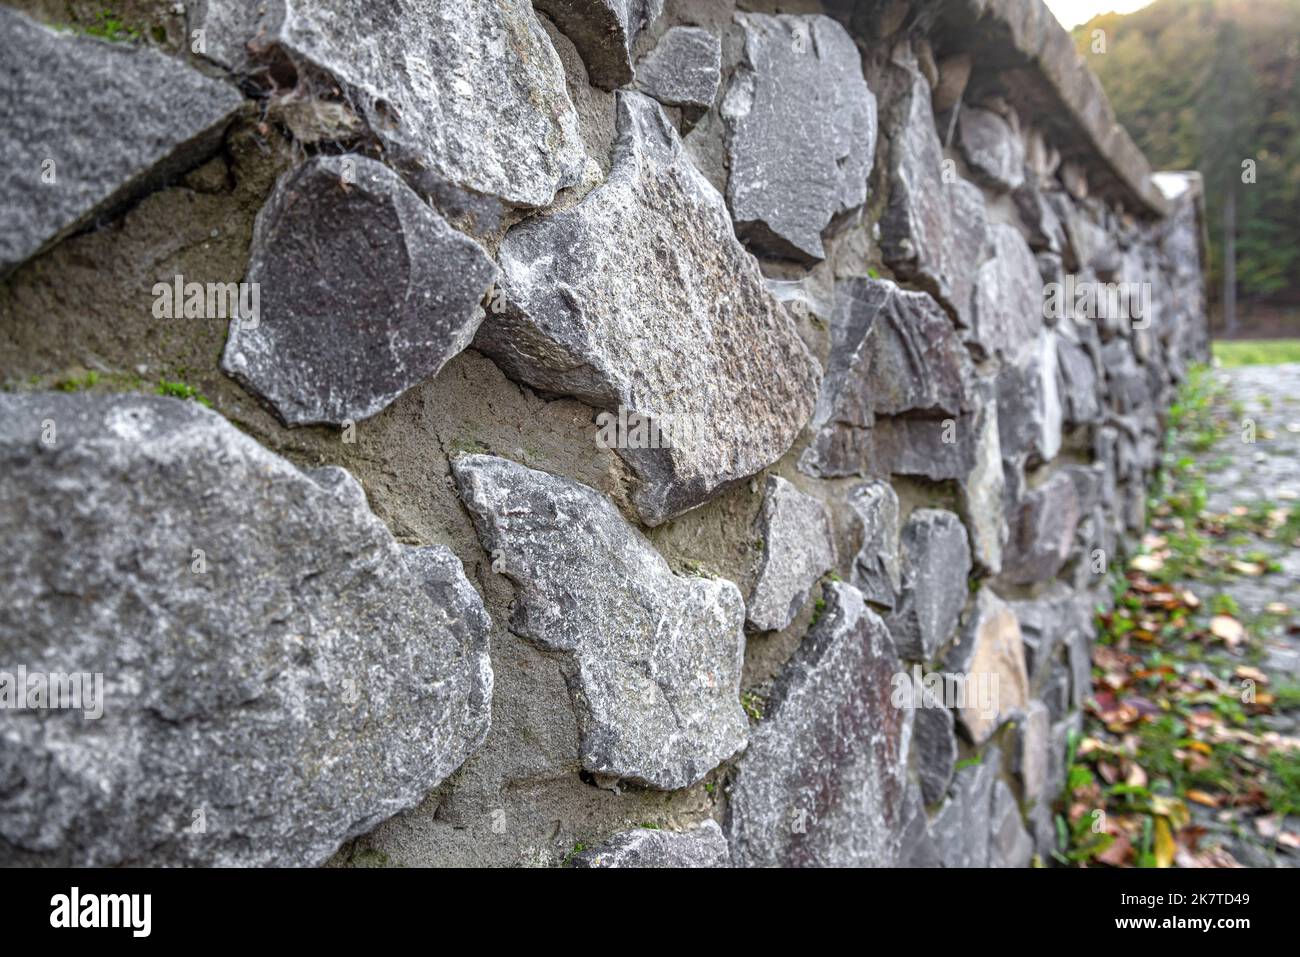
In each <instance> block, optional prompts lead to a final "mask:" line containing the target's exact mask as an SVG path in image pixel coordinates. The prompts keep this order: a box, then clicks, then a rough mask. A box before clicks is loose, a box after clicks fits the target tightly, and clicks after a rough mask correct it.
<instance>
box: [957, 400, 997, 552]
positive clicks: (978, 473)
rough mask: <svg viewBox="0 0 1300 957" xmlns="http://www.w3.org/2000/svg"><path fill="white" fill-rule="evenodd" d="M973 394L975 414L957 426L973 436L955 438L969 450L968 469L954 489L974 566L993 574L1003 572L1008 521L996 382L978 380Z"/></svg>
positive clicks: (959, 478)
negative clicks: (1005, 506) (1003, 549)
mask: <svg viewBox="0 0 1300 957" xmlns="http://www.w3.org/2000/svg"><path fill="white" fill-rule="evenodd" d="M972 394H973V396H974V401H975V409H976V411H975V414H974V415H972V416H968V417H967V418H965V419H963V420H961V422H960V423H959V424H960V425H963V426H968V427H969V428H970V430H971V432H972V435H971V436H959V437H958V441H959V443H961V444H962V445H969V446H970V447H971V449H972V456H971V468H970V471H969V472H967V473H965V474H963V475H960V476H959V477H958V482H957V490H958V492H959V505H960V507H961V514H962V518H963V519H964V520H965V522H966V529H967V532H968V533H969V535H970V545H971V555H972V557H973V558H974V559H975V564H976V565H978V566H979V567H980V568H981V569H983V570H984V571H986V572H988V573H989V574H990V575H996V574H998V573H999V572H1000V571H1002V548H1003V546H1004V545H1005V544H1006V540H1007V521H1006V514H1005V509H1004V505H1003V502H1004V498H1005V495H1006V477H1005V472H1004V470H1003V465H1002V440H1001V436H1000V433H999V428H998V403H997V397H996V386H995V382H994V381H992V380H987V379H981V380H979V381H978V382H977V383H976V385H975V387H974V388H973V389H972Z"/></svg>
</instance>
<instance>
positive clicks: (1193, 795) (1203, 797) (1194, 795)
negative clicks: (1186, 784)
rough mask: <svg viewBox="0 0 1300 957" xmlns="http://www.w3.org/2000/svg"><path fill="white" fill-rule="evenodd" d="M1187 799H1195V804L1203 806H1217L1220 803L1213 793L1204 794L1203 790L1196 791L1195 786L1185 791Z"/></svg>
mask: <svg viewBox="0 0 1300 957" xmlns="http://www.w3.org/2000/svg"><path fill="white" fill-rule="evenodd" d="M1187 800H1189V801H1195V802H1196V803H1197V804H1201V805H1204V806H1205V807H1218V806H1219V804H1220V803H1222V802H1221V801H1220V800H1219V798H1217V797H1215V796H1214V795H1213V794H1206V793H1205V792H1204V791H1198V790H1196V789H1195V788H1192V789H1191V790H1189V791H1188V792H1187Z"/></svg>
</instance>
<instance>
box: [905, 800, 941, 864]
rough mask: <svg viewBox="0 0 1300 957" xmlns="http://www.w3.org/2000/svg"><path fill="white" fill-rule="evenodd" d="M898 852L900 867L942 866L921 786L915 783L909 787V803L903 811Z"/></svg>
mask: <svg viewBox="0 0 1300 957" xmlns="http://www.w3.org/2000/svg"><path fill="white" fill-rule="evenodd" d="M899 843H900V847H899V854H898V866H899V867H940V866H942V864H943V862H942V861H941V860H940V859H939V848H938V847H937V846H936V845H935V843H934V837H933V836H931V834H930V821H929V819H928V818H927V817H926V814H925V804H924V803H923V802H922V800H921V791H920V788H918V787H917V786H916V784H915V783H912V784H909V785H908V788H907V804H906V806H905V809H904V812H903V825H902V837H901V839H900V842H899Z"/></svg>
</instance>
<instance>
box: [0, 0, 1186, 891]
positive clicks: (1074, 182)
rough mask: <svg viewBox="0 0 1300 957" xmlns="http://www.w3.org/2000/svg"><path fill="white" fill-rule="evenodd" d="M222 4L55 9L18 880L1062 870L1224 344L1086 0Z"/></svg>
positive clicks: (22, 643)
mask: <svg viewBox="0 0 1300 957" xmlns="http://www.w3.org/2000/svg"><path fill="white" fill-rule="evenodd" d="M98 6H99V5H98V4H96V5H95V9H96V11H97V10H98ZM186 6H187V7H188V9H187V10H183V11H182V10H181V8H180V7H179V6H174V5H173V4H171V3H161V2H159V3H151V2H143V3H132V4H127V5H126V6H125V8H124V20H125V22H126V23H128V24H129V25H131V26H129V28H127V29H124V30H115V29H104V28H102V20H101V21H95V20H93V19H85V20H79V21H78V22H77V23H74V24H73V25H72V29H68V28H67V25H59V24H56V25H59V26H61V27H62V29H59V30H53V29H48V28H47V27H45V26H40V25H38V22H39V21H40V20H44V21H46V22H47V23H54V17H56V16H58V15H66V14H60V13H59V11H61V10H62V9H63V7H64V5H63V4H49V3H44V2H39V0H34V2H20V3H10V4H9V6H5V7H0V94H2V95H3V99H4V100H5V102H6V103H9V104H11V108H10V109H7V110H6V112H7V114H8V126H9V127H10V129H9V130H8V131H7V133H6V136H5V137H4V138H3V140H0V168H3V171H4V176H5V179H6V182H7V184H8V186H7V190H6V194H5V195H4V197H3V198H2V199H0V207H2V208H3V210H4V214H3V220H4V223H5V229H4V232H3V235H2V236H0V277H3V279H2V280H0V372H2V376H3V383H4V386H5V390H4V392H3V393H0V458H2V459H3V463H2V464H0V568H3V574H2V575H0V672H3V674H0V701H3V702H4V703H5V705H6V707H5V710H4V711H3V712H0V863H20V864H47V863H78V864H81V863H87V864H96V865H109V864H119V863H131V864H295V865H318V864H323V863H327V862H328V863H332V864H340V865H346V864H352V865H361V864H394V865H408V864H426V865H467V864H468V865H560V864H564V863H568V864H572V865H579V866H583V865H585V866H619V865H623V866H632V865H644V864H665V863H666V864H680V865H692V866H708V865H720V864H726V863H731V864H735V865H746V866H748V865H758V866H763V865H835V864H870V865H899V864H908V865H945V866H971V865H977V866H978V865H986V864H991V865H1012V866H1015V865H1021V866H1022V865H1026V864H1028V863H1029V862H1030V860H1031V858H1032V857H1033V856H1034V855H1035V854H1037V855H1041V856H1042V857H1043V859H1044V860H1050V850H1051V847H1052V844H1053V840H1054V837H1053V825H1052V816H1051V805H1052V802H1053V800H1054V797H1055V796H1056V795H1057V794H1058V793H1059V792H1060V789H1061V786H1062V784H1063V775H1064V753H1065V748H1066V741H1067V738H1068V736H1069V734H1070V731H1071V729H1074V728H1077V727H1078V726H1079V715H1080V707H1081V702H1082V700H1083V699H1084V698H1085V697H1086V696H1087V695H1088V693H1089V688H1090V661H1089V643H1090V640H1091V636H1092V634H1093V623H1092V621H1093V614H1094V609H1095V608H1096V606H1097V605H1099V604H1104V603H1105V602H1106V601H1108V596H1109V588H1108V584H1107V572H1106V568H1107V566H1108V565H1109V563H1111V562H1113V561H1116V560H1117V557H1118V556H1119V555H1120V554H1122V550H1123V544H1122V543H1123V540H1124V538H1125V536H1127V535H1129V534H1131V533H1133V532H1135V531H1137V530H1139V529H1140V528H1141V527H1142V525H1143V521H1144V515H1143V510H1144V503H1145V497H1146V485H1147V483H1148V482H1149V481H1150V479H1151V478H1152V476H1153V473H1154V469H1155V468H1156V466H1157V463H1158V459H1159V452H1160V446H1161V440H1162V435H1163V429H1164V419H1165V413H1166V410H1167V409H1168V407H1169V404H1170V402H1171V400H1172V397H1173V394H1174V390H1175V388H1176V386H1177V383H1178V382H1179V381H1180V379H1181V378H1182V377H1183V375H1184V373H1185V371H1186V369H1187V366H1188V364H1189V363H1190V362H1192V361H1195V360H1198V359H1201V358H1203V357H1204V355H1205V351H1206V324H1205V300H1204V294H1203V281H1202V265H1203V260H1204V249H1203V243H1202V241H1201V238H1202V228H1203V227H1202V216H1201V206H1200V187H1199V182H1198V180H1197V179H1196V178H1195V177H1194V176H1179V175H1164V176H1160V177H1153V176H1152V175H1151V174H1150V172H1149V170H1148V169H1147V167H1146V164H1145V161H1144V160H1143V158H1142V157H1141V155H1140V154H1139V153H1138V152H1137V150H1136V149H1135V148H1133V146H1132V143H1131V142H1130V141H1129V139H1128V137H1127V136H1126V134H1124V132H1123V131H1122V130H1121V129H1120V128H1119V127H1118V126H1117V125H1116V124H1115V122H1114V119H1113V116H1112V114H1111V113H1110V109H1109V107H1108V105H1107V104H1106V102H1105V100H1104V97H1103V96H1102V94H1101V91H1100V89H1099V87H1098V86H1097V83H1096V81H1095V79H1093V78H1092V76H1091V75H1090V74H1088V72H1087V71H1086V69H1084V68H1083V67H1082V65H1081V63H1080V62H1079V61H1078V60H1077V59H1076V58H1075V57H1074V54H1073V51H1072V49H1071V47H1070V43H1069V39H1068V37H1066V35H1065V34H1064V32H1063V31H1062V30H1061V29H1060V28H1059V27H1058V26H1056V24H1055V21H1053V20H1052V19H1051V17H1050V14H1049V13H1048V12H1047V11H1046V8H1045V7H1043V6H1042V5H1041V4H1040V3H1039V2H1038V0H987V2H983V0H981V2H975V0H954V2H945V3H941V2H935V0H915V2H904V0H883V2H876V3H871V2H857V3H850V2H848V0H826V2H824V3H822V4H818V3H816V2H813V0H809V2H798V3H793V4H781V5H779V12H778V5H776V4H768V3H765V2H757V3H753V4H746V5H745V7H746V9H745V10H744V11H743V12H737V11H736V10H735V9H734V6H735V5H734V4H733V3H732V2H730V0H705V2H685V0H682V2H678V0H667V2H666V3H665V2H664V0H622V2H618V3H614V2H612V0H586V2H578V0H536V2H534V3H533V4H531V5H530V4H529V3H528V2H527V0H483V2H465V0H456V2H451V0H383V2H376V0H367V2H362V0H312V2H310V3H308V2H305V0H269V2H268V0H207V2H199V3H190V4H188V5H186ZM14 7H17V8H19V9H12V8H14ZM70 8H72V9H74V13H77V12H78V11H80V6H79V5H77V4H73V5H70ZM20 11H21V12H20ZM52 11H53V12H52ZM78 15H79V14H78ZM94 15H95V14H87V16H88V17H93V16H94ZM97 23H98V26H96V24H97ZM87 25H92V26H96V30H95V32H97V33H100V34H104V33H108V34H109V39H108V40H105V39H103V38H102V37H91V36H87V35H85V33H86V31H85V30H84V29H82V28H84V27H85V26H87ZM227 284H229V285H227ZM240 284H245V285H242V286H241V285H240ZM1121 284H1122V285H1121ZM1119 293H1133V294H1134V296H1136V298H1134V299H1133V301H1132V302H1131V303H1130V302H1129V301H1128V300H1127V299H1124V298H1123V297H1122V296H1118V295H1117V294H1119ZM1126 306H1131V308H1128V309H1127V310H1125V308H1124V307H1126ZM83 674H84V675H85V676H86V677H85V678H84V684H82V685H74V684H73V677H75V676H80V675H83ZM65 675H66V676H69V677H68V678H67V679H66V680H65V678H64V676H65ZM945 675H946V676H953V677H954V678H955V679H957V680H951V681H949V682H947V684H946V685H944V687H946V688H947V689H948V692H949V693H947V694H940V695H938V696H937V697H935V696H929V697H927V696H926V695H923V694H916V695H909V694H907V693H906V692H907V691H908V690H909V689H911V690H916V689H917V688H918V687H920V688H925V687H928V688H931V689H933V688H935V687H937V685H935V684H934V679H935V678H938V679H939V680H942V678H943V676H945ZM99 682H102V687H101V685H100V684H99ZM959 688H960V690H962V691H963V693H964V694H963V696H962V697H961V698H960V699H958V698H956V697H953V694H952V693H955V692H956V691H957V690H958V689H959ZM6 689H8V690H7V691H6ZM97 691H98V692H99V693H96V692H97ZM5 694H8V698H4V697H3V695H5ZM23 706H26V707H23ZM97 712H102V713H97Z"/></svg>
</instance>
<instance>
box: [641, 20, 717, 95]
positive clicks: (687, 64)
mask: <svg viewBox="0 0 1300 957" xmlns="http://www.w3.org/2000/svg"><path fill="white" fill-rule="evenodd" d="M721 83H722V41H721V40H719V39H718V38H717V37H716V36H715V35H714V34H712V33H710V32H709V31H708V30H705V29H703V28H701V27H672V28H671V29H669V30H668V31H667V32H665V33H664V35H663V36H662V37H661V38H660V39H659V43H658V44H657V45H656V46H655V48H654V49H653V50H651V51H650V52H649V53H647V54H646V55H645V56H644V57H642V58H641V60H640V62H638V63H637V65H636V85H637V88H638V89H639V90H641V92H643V93H648V94H649V95H650V96H653V97H654V98H655V99H656V100H658V101H659V102H660V103H662V104H664V105H665V106H680V107H685V108H686V109H688V110H693V111H696V112H699V111H703V110H707V109H709V107H711V106H713V101H714V100H715V99H717V96H718V87H719V85H721Z"/></svg>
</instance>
